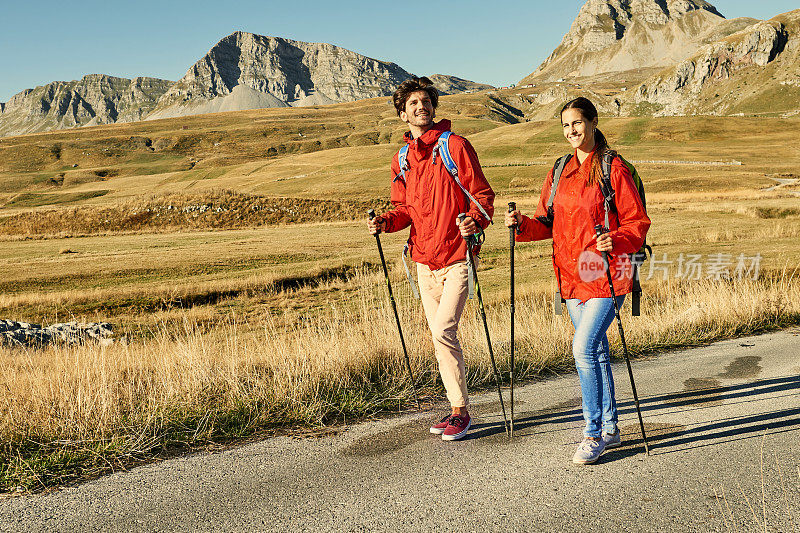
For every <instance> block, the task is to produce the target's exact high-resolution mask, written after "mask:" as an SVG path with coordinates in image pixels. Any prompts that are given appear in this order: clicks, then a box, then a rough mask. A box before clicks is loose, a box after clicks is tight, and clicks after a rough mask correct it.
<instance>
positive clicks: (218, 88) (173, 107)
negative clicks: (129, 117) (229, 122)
mask: <svg viewBox="0 0 800 533" xmlns="http://www.w3.org/2000/svg"><path fill="white" fill-rule="evenodd" d="M409 76H410V74H409V73H408V72H406V71H405V70H403V69H402V68H400V67H399V66H397V65H396V64H394V63H388V62H384V61H379V60H377V59H373V58H370V57H366V56H363V55H361V54H357V53H355V52H352V51H350V50H347V49H345V48H341V47H338V46H334V45H332V44H327V43H306V42H301V41H293V40H291V39H284V38H281V37H270V36H264V35H256V34H253V33H247V32H241V31H237V32H234V33H232V34H230V35H228V36H227V37H225V38H223V39H222V40H220V41H219V42H218V43H217V44H216V45H214V47H213V48H211V50H209V52H208V53H207V54H206V55H205V56H204V57H203V58H201V59H200V60H199V61H198V62H197V63H195V64H194V65H193V66H192V67H191V68H190V69H189V71H188V72H187V73H186V75H185V76H184V77H183V78H181V79H180V80H179V81H178V82H177V83H176V84H175V85H174V86H173V87H171V88H170V90H169V91H167V93H166V94H164V95H163V96H162V97H161V99H160V100H159V102H158V104H157V106H156V109H155V111H154V112H153V113H152V114H151V115H150V116H148V117H147V118H148V119H152V118H165V117H174V116H183V115H187V114H199V113H210V112H216V111H235V110H242V109H255V108H262V107H287V106H308V105H318V104H330V103H337V102H349V101H353V100H359V99H362V98H374V97H378V96H385V95H387V94H391V92H392V91H393V90H394V89H395V88H396V87H397V85H398V84H400V83H401V82H402V81H403V80H404V79H406V78H408V77H409Z"/></svg>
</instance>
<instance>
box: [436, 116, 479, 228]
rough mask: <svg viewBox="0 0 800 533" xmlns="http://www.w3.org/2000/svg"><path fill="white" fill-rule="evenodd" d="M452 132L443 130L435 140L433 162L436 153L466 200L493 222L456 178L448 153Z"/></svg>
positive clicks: (452, 160) (456, 172) (453, 163)
mask: <svg viewBox="0 0 800 533" xmlns="http://www.w3.org/2000/svg"><path fill="white" fill-rule="evenodd" d="M452 134H453V132H452V131H445V132H444V133H442V134H441V135H440V136H439V139H438V140H437V141H436V146H435V147H434V150H433V162H434V163H436V154H437V153H438V154H439V157H441V158H442V163H443V164H444V166H445V168H446V169H447V172H449V173H450V175H451V176H453V180H455V182H456V184H457V185H458V187H459V188H460V189H461V191H462V192H463V193H464V196H466V197H467V201H468V202H472V203H473V204H475V207H477V208H478V211H480V213H481V215H483V217H484V218H485V219H486V220H488V221H489V223H490V224H494V221H493V220H492V217H490V216H489V214H488V213H487V212H486V210H485V209H484V208H483V206H482V205H481V204H480V203H479V202H478V200H476V199H475V197H474V196H472V194H470V192H469V191H468V190H467V188H466V187H464V185H463V184H462V183H461V180H460V179H459V178H458V165H456V162H455V160H454V159H453V156H451V155H450V136H451V135H452Z"/></svg>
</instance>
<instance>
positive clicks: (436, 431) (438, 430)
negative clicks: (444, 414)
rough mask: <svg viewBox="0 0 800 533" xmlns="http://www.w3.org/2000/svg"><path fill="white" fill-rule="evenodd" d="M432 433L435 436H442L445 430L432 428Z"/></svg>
mask: <svg viewBox="0 0 800 533" xmlns="http://www.w3.org/2000/svg"><path fill="white" fill-rule="evenodd" d="M431 433H433V434H434V435H441V434H442V433H444V428H441V429H439V428H431Z"/></svg>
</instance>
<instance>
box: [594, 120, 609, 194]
mask: <svg viewBox="0 0 800 533" xmlns="http://www.w3.org/2000/svg"><path fill="white" fill-rule="evenodd" d="M608 150H610V148H609V146H608V141H607V140H606V136H605V135H603V132H602V131H600V130H599V129H597V128H595V130H594V154H593V155H592V170H591V172H590V173H589V184H595V183H597V184H599V183H600V182H601V181H602V180H603V154H605V153H606V152H607V151H608Z"/></svg>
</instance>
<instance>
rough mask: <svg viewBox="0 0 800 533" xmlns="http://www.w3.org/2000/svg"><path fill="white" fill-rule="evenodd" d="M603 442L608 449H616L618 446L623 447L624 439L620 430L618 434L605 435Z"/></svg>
mask: <svg viewBox="0 0 800 533" xmlns="http://www.w3.org/2000/svg"><path fill="white" fill-rule="evenodd" d="M603 442H604V443H605V445H606V449H608V448H616V447H617V446H620V445H622V438H621V437H620V434H619V429H618V430H617V431H616V433H603Z"/></svg>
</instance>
